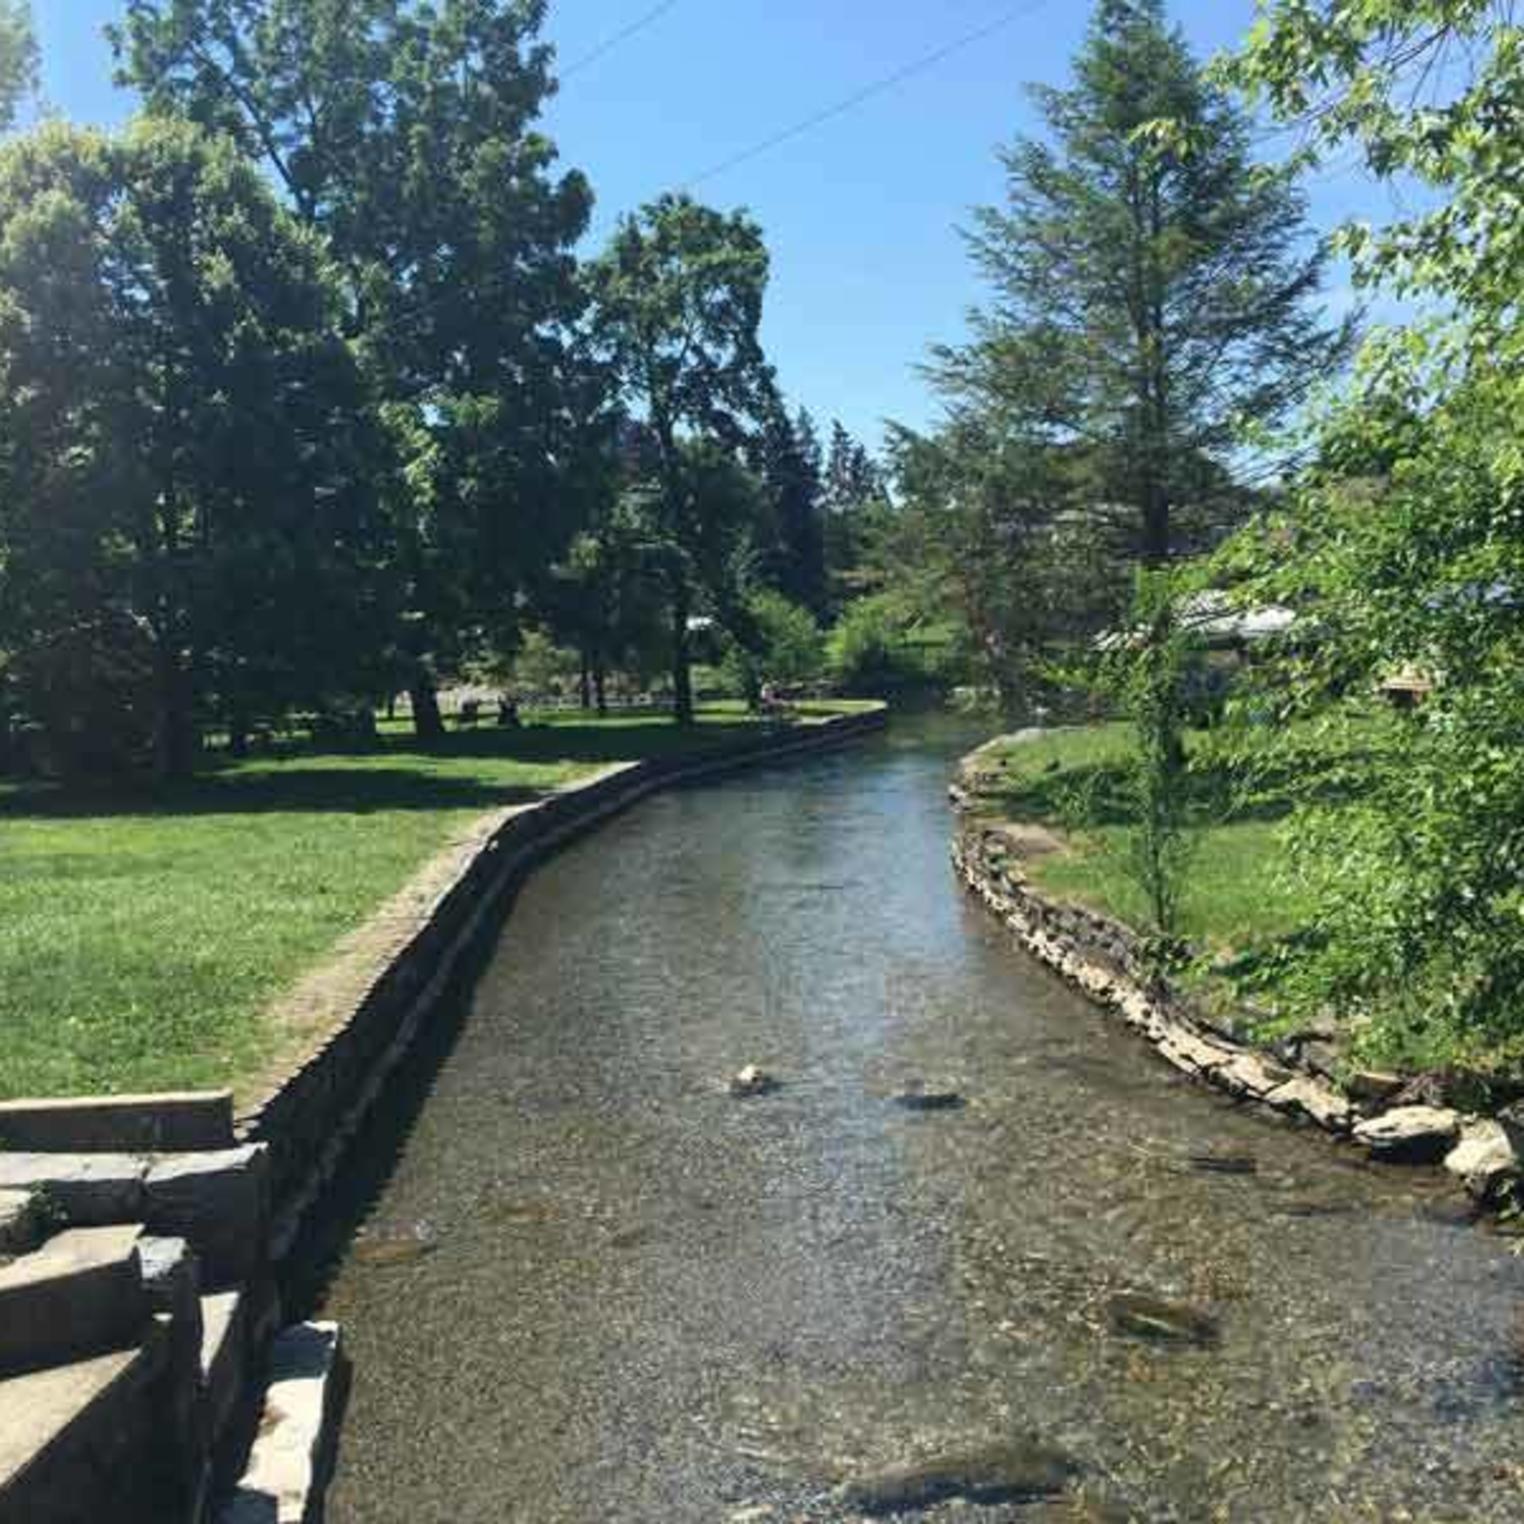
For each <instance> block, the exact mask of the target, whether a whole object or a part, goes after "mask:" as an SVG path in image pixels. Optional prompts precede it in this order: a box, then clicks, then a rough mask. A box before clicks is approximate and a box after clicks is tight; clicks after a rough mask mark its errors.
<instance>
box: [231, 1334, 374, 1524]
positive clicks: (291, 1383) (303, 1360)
mask: <svg viewBox="0 0 1524 1524" xmlns="http://www.w3.org/2000/svg"><path fill="white" fill-rule="evenodd" d="M343 1375H344V1372H343V1352H342V1349H341V1346H340V1342H339V1325H338V1324H337V1323H299V1324H297V1325H296V1326H295V1327H294V1328H288V1329H287V1330H286V1331H285V1332H284V1333H283V1334H281V1335H280V1337H279V1338H277V1339H276V1341H275V1343H274V1344H273V1345H272V1347H271V1350H270V1385H269V1388H268V1389H267V1391H266V1393H265V1407H264V1414H263V1417H262V1418H261V1420H260V1424H259V1432H258V1435H257V1437H256V1438H255V1441H254V1448H253V1450H252V1452H251V1453H250V1455H249V1464H248V1468H247V1470H246V1471H245V1472H244V1474H243V1477H242V1479H241V1480H240V1481H239V1483H238V1487H237V1489H236V1491H235V1492H234V1494H233V1496H232V1497H231V1498H230V1499H229V1501H228V1502H227V1504H226V1505H225V1506H224V1508H223V1510H222V1513H221V1515H220V1517H219V1524H316V1521H317V1520H318V1519H320V1518H321V1517H322V1507H323V1493H324V1490H325V1489H326V1487H327V1485H328V1477H329V1472H330V1470H331V1467H332V1464H333V1449H334V1441H335V1438H336V1435H337V1428H338V1424H339V1421H340V1418H341V1416H342V1408H343V1396H344V1393H343V1385H344V1382H343Z"/></svg>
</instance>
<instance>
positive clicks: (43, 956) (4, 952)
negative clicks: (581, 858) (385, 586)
mask: <svg viewBox="0 0 1524 1524" xmlns="http://www.w3.org/2000/svg"><path fill="white" fill-rule="evenodd" d="M825 707H830V706H825ZM526 718H527V719H529V720H530V721H532V722H536V723H532V724H531V725H530V726H529V727H527V728H526V729H524V730H521V731H517V732H505V731H498V730H496V729H494V728H490V727H484V728H482V729H481V730H479V731H476V732H458V733H455V734H452V735H451V736H450V737H449V738H448V739H447V740H446V741H445V742H443V743H441V744H440V745H439V746H438V747H435V748H431V749H429V750H427V751H423V750H418V749H415V748H414V747H413V746H412V745H411V743H410V742H409V741H408V740H407V739H406V738H405V737H400V736H395V735H387V736H385V737H384V738H383V740H382V742H381V743H380V748H379V749H376V750H370V751H357V752H354V753H351V754H332V753H324V754H321V755H318V754H309V755H294V756H290V757H286V758H281V759H261V760H257V761H247V762H242V763H228V764H225V765H223V766H221V767H217V768H215V769H213V770H210V771H208V772H207V773H206V774H205V775H204V776H202V777H199V778H197V779H196V780H195V781H194V782H191V783H188V784H186V785H184V786H180V787H176V788H174V789H161V790H157V791H154V792H151V793H143V794H139V795H113V796H110V797H99V796H93V797H92V796H87V795H80V794H71V793H67V792H64V791H62V790H59V789H56V788H40V787H19V786H11V787H4V786H0V933H3V935H0V1097H5V1098H9V1097H15V1096H20V1095H67V1094H78V1093H83V1092H91V1091H112V1092H122V1091H132V1090H146V1089H163V1088H179V1087H205V1086H221V1085H225V1084H229V1083H231V1084H234V1085H235V1086H238V1085H240V1084H246V1083H247V1082H248V1081H249V1080H250V1078H251V1077H252V1076H255V1075H257V1074H259V1073H260V1072H262V1071H263V1070H264V1069H265V1068H266V1066H267V1065H268V1063H269V1062H270V1060H271V1059H272V1057H274V1056H275V1055H274V1054H273V1053H272V1052H271V1046H272V1042H273V1038H272V1035H271V1033H270V1032H269V1031H267V1030H266V1027H265V1024H264V1023H262V1022H261V1021H260V1020H259V1019H258V1017H259V1013H260V1012H261V1010H262V1009H264V1008H265V1007H267V1006H268V1005H269V1004H270V1002H271V1000H272V999H273V997H274V996H276V995H277V994H278V993H279V991H281V990H282V989H283V988H285V987H287V986H288V985H289V984H291V983H292V981H293V980H294V979H295V978H296V977H297V976H298V975H299V974H301V973H302V972H304V971H305V970H306V969H308V968H309V967H311V966H312V965H314V964H315V963H317V962H319V961H321V959H322V957H323V954H324V953H325V952H326V951H328V950H329V949H330V948H331V947H332V946H333V944H334V943H335V942H336V941H337V940H338V939H339V938H340V937H341V936H343V935H344V934H345V933H346V932H348V931H350V930H351V929H353V928H354V927H356V926H358V925H359V924H360V923H361V922H362V921H363V920H364V919H365V918H366V916H367V915H368V914H369V913H370V912H372V911H373V910H374V909H375V908H376V907H377V906H379V905H380V904H381V903H382V902H383V901H384V900H386V899H387V898H388V897H389V896H390V895H392V894H393V893H394V892H395V891H396V890H397V889H399V888H400V887H401V886H402V884H403V883H405V882H406V881H407V879H408V878H409V877H410V876H411V875H412V873H413V872H414V871H415V870H416V869H417V868H418V867H420V866H421V865H422V864H423V863H424V862H425V861H427V860H428V859H429V858H430V857H431V856H432V855H434V853H436V852H437V851H439V850H440V849H441V848H442V847H443V846H444V845H445V844H446V843H447V842H448V841H449V840H450V838H451V837H452V835H455V834H457V833H459V832H460V831H462V830H463V829H464V828H465V827H466V826H468V825H469V824H470V823H471V822H472V821H474V820H475V819H476V818H477V817H478V816H480V815H482V814H484V813H485V812H486V811H488V810H491V809H494V808H496V807H499V806H502V805H505V804H510V803H513V802H515V801H517V800H529V799H532V798H534V797H536V796H537V795H539V794H540V793H542V792H544V791H545V790H548V789H552V788H555V787H557V786H559V785H562V784H565V783H568V782H570V781H572V780H573V779H575V778H577V777H579V776H581V775H584V774H586V773H588V772H590V771H592V770H594V769H596V768H597V767H599V766H601V765H605V764H608V763H611V762H618V761H634V760H638V759H642V758H646V757H652V756H658V755H667V754H670V753H672V752H675V751H681V750H691V749H693V748H695V747H701V746H708V745H714V744H716V743H718V742H720V741H723V740H725V739H727V738H729V737H732V736H737V735H742V734H746V733H749V732H750V730H751V727H752V723H753V722H751V721H750V720H748V718H747V717H746V715H745V713H744V712H743V710H742V709H741V707H740V706H739V705H719V706H713V707H709V708H706V709H705V710H704V711H703V712H702V714H701V716H700V719H701V724H700V725H699V726H698V727H697V728H696V729H695V730H693V731H689V732H683V731H679V730H678V729H677V728H676V727H675V726H673V725H672V723H671V721H670V720H668V719H666V718H665V717H663V716H659V715H653V714H632V715H619V716H611V717H610V718H608V719H607V720H602V721H589V720H587V719H586V718H585V717H583V716H582V715H580V714H578V713H575V712H561V713H556V714H554V715H544V716H534V715H530V716H527V717H526Z"/></svg>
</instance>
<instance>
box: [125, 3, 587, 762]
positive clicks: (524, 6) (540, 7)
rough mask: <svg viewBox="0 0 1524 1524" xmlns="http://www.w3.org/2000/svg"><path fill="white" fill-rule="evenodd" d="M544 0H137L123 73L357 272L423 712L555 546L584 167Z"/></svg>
mask: <svg viewBox="0 0 1524 1524" xmlns="http://www.w3.org/2000/svg"><path fill="white" fill-rule="evenodd" d="M544 15H545V0H131V3H130V5H129V7H128V13H127V18H126V22H125V25H124V26H123V27H122V29H121V30H120V31H119V33H118V34H117V49H118V55H119V59H120V61H121V65H122V74H123V77H124V79H125V80H126V81H127V82H128V83H130V84H133V85H135V86H137V87H138V88H140V89H141V90H142V91H143V93H144V95H145V98H146V100H147V102H148V105H149V109H150V110H151V111H153V112H156V113H161V114H166V113H167V114H176V115H184V116H188V117H190V118H191V119H193V120H195V121H197V122H200V123H203V124H205V125H207V126H211V127H216V128H218V129H221V130H224V131H227V132H230V133H232V134H233V135H234V136H235V137H236V138H237V140H238V141H239V142H240V143H241V144H243V146H244V147H245V148H246V149H247V150H248V151H249V152H250V153H251V154H253V155H255V156H257V157H258V158H259V159H260V160H261V161H262V162H263V163H264V164H265V165H266V166H267V167H268V168H269V170H270V172H271V174H272V175H273V177H274V178H275V180H276V181H277V183H278V184H279V186H280V187H281V188H282V190H283V192H284V194H285V196H286V197H287V199H288V200H289V202H290V205H291V206H292V208H293V209H294V210H295V212H296V213H297V215H298V216H300V217H301V218H302V219H303V220H304V221H306V222H308V223H309V224H311V225H313V226H315V227H317V228H319V229H321V230H322V232H323V233H324V234H325V235H326V236H327V237H328V239H329V241H330V243H331V245H332V247H333V250H334V252H335V254H336V255H337V257H338V259H339V261H340V262H341V265H342V267H343V269H344V270H345V272H346V274H347V279H348V286H349V291H348V309H349V311H348V316H349V324H350V327H351V329H352V331H353V333H354V335H355V337H356V338H357V339H358V340H359V341H360V343H361V345H362V350H363V353H364V354H365V355H366V357H367V359H368V362H369V364H370V366H371V368H372V370H373V373H374V374H375V375H376V376H377V378H378V384H379V390H380V392H381V395H382V397H383V399H384V401H385V403H386V405H387V408H388V411H389V416H390V417H391V419H392V421H393V422H394V424H395V425H396V426H397V429H398V433H399V435H400V436H401V438H402V439H403V440H404V441H405V446H406V453H407V456H408V470H407V481H408V483H409V486H410V488H411V491H410V493H409V494H408V496H407V497H406V498H405V500H404V501H405V502H406V503H407V506H408V514H407V518H406V521H405V523H404V525H403V528H404V530H405V531H406V532H405V533H404V535H403V536H402V538H401V541H400V543H401V545H402V547H403V550H404V556H403V570H404V571H405V572H406V574H407V576H408V579H409V581H410V583H411V589H412V591H411V596H410V600H409V602H410V605H411V608H410V614H411V616H412V617H410V618H409V619H408V620H406V621H405V622H404V623H403V625H402V626H401V630H402V632H403V652H402V654H403V656H404V657H405V659H406V665H407V666H408V668H409V669H410V670H409V673H408V676H409V679H410V686H411V689H412V693H413V698H414V712H415V716H416V717H417V720H418V723H419V727H420V730H421V731H422V732H423V733H425V734H430V733H437V731H438V730H439V728H440V724H439V716H438V708H437V704H436V701H435V698H434V680H435V678H436V677H437V676H439V675H441V674H443V673H447V672H448V671H449V669H450V668H451V667H452V666H453V665H455V664H456V663H457V662H458V661H459V660H460V659H461V657H462V656H463V655H465V654H468V653H469V650H470V637H472V636H473V635H476V634H478V633H485V632H488V631H490V630H491V628H492V626H493V625H494V624H497V623H501V622H503V621H505V620H508V619H510V618H511V616H512V610H513V608H514V606H515V602H516V598H517V595H518V593H519V592H520V591H521V584H522V578H523V574H524V572H525V570H526V568H530V567H534V566H537V565H542V564H544V563H545V562H546V561H547V560H549V559H550V557H551V556H552V555H553V554H554V552H555V551H556V549H558V548H560V547H561V546H563V545H564V543H565V541H566V539H567V538H568V536H569V534H570V532H571V527H572V526H570V525H567V524H565V523H563V522H562V519H561V516H560V515H559V514H558V513H557V511H556V510H557V505H558V503H559V502H561V501H562V494H561V492H560V491H559V490H558V489H559V486H560V483H559V479H558V473H557V470H556V462H557V461H558V460H559V459H561V458H563V457H564V456H565V455H566V453H567V450H568V433H569V431H575V430H576V429H577V428H578V427H580V423H581V419H580V418H579V417H578V416H577V415H578V414H579V413H580V412H581V411H583V409H584V405H590V406H596V401H595V400H592V401H590V400H589V398H588V397H587V395H586V392H587V389H588V386H589V384H590V383H589V378H587V377H586V376H585V375H583V374H581V373H579V372H578V369H577V367H576V366H575V364H574V362H573V361H572V358H571V356H570V354H569V352H568V348H567V345H566V343H565V342H564V333H565V329H566V325H567V324H568V323H569V322H570V321H571V320H572V319H573V318H574V317H575V316H576V315H577V313H578V311H579V304H580V297H579V291H578V286H577V281H576V270H575V264H574V260H573V257H572V252H571V251H572V247H573V245H574V244H575V243H576V241H577V239H578V238H579V237H580V236H581V234H582V232H583V230H584V228H585V226H586V222H587V216H588V212H589V207H590V204H591V196H590V193H589V191H588V187H587V184H586V182H585V180H584V179H583V177H582V176H581V175H579V174H576V173H571V174H564V175H559V176H558V175H557V174H556V173H555V157H556V155H555V149H554V146H553V145H552V144H551V142H550V141H549V139H547V138H546V137H545V136H544V135H543V133H541V132H540V131H539V130H538V129H537V125H536V123H537V118H538V116H539V113H540V111H541V108H542V106H543V104H544V102H545V100H546V98H547V96H548V95H549V94H550V92H551V90H552V88H553V83H552V79H551V75H550V65H551V56H550V50H549V49H548V48H547V47H545V46H544V45H543V44H541V43H540V42H539V41H538V40H537V39H538V34H539V30H540V27H541V25H542V23H543V20H544Z"/></svg>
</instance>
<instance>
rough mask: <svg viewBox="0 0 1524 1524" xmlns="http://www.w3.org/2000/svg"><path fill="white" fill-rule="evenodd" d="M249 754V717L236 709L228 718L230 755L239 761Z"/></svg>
mask: <svg viewBox="0 0 1524 1524" xmlns="http://www.w3.org/2000/svg"><path fill="white" fill-rule="evenodd" d="M248 754H249V717H248V715H246V714H244V713H243V711H242V710H238V709H235V710H234V711H233V713H232V715H231V716H230V717H229V719H228V755H229V756H230V757H234V758H237V759H238V760H239V761H242V759H243V758H244V757H246V756H248Z"/></svg>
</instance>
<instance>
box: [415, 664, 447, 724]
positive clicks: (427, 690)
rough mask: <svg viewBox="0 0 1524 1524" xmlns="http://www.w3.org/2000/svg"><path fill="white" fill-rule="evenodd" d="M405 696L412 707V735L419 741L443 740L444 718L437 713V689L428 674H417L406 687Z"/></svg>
mask: <svg viewBox="0 0 1524 1524" xmlns="http://www.w3.org/2000/svg"><path fill="white" fill-rule="evenodd" d="M407 696H408V698H409V700H410V701H411V702H412V706H413V734H414V735H415V736H416V737H417V738H418V739H419V740H420V741H442V740H443V739H444V733H445V726H444V716H443V715H442V714H440V712H439V689H438V688H437V687H435V685H434V678H433V676H432V675H431V674H430V673H428V672H419V673H418V674H417V676H416V677H414V679H413V681H412V682H411V683H410V684H409V685H408V690H407Z"/></svg>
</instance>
